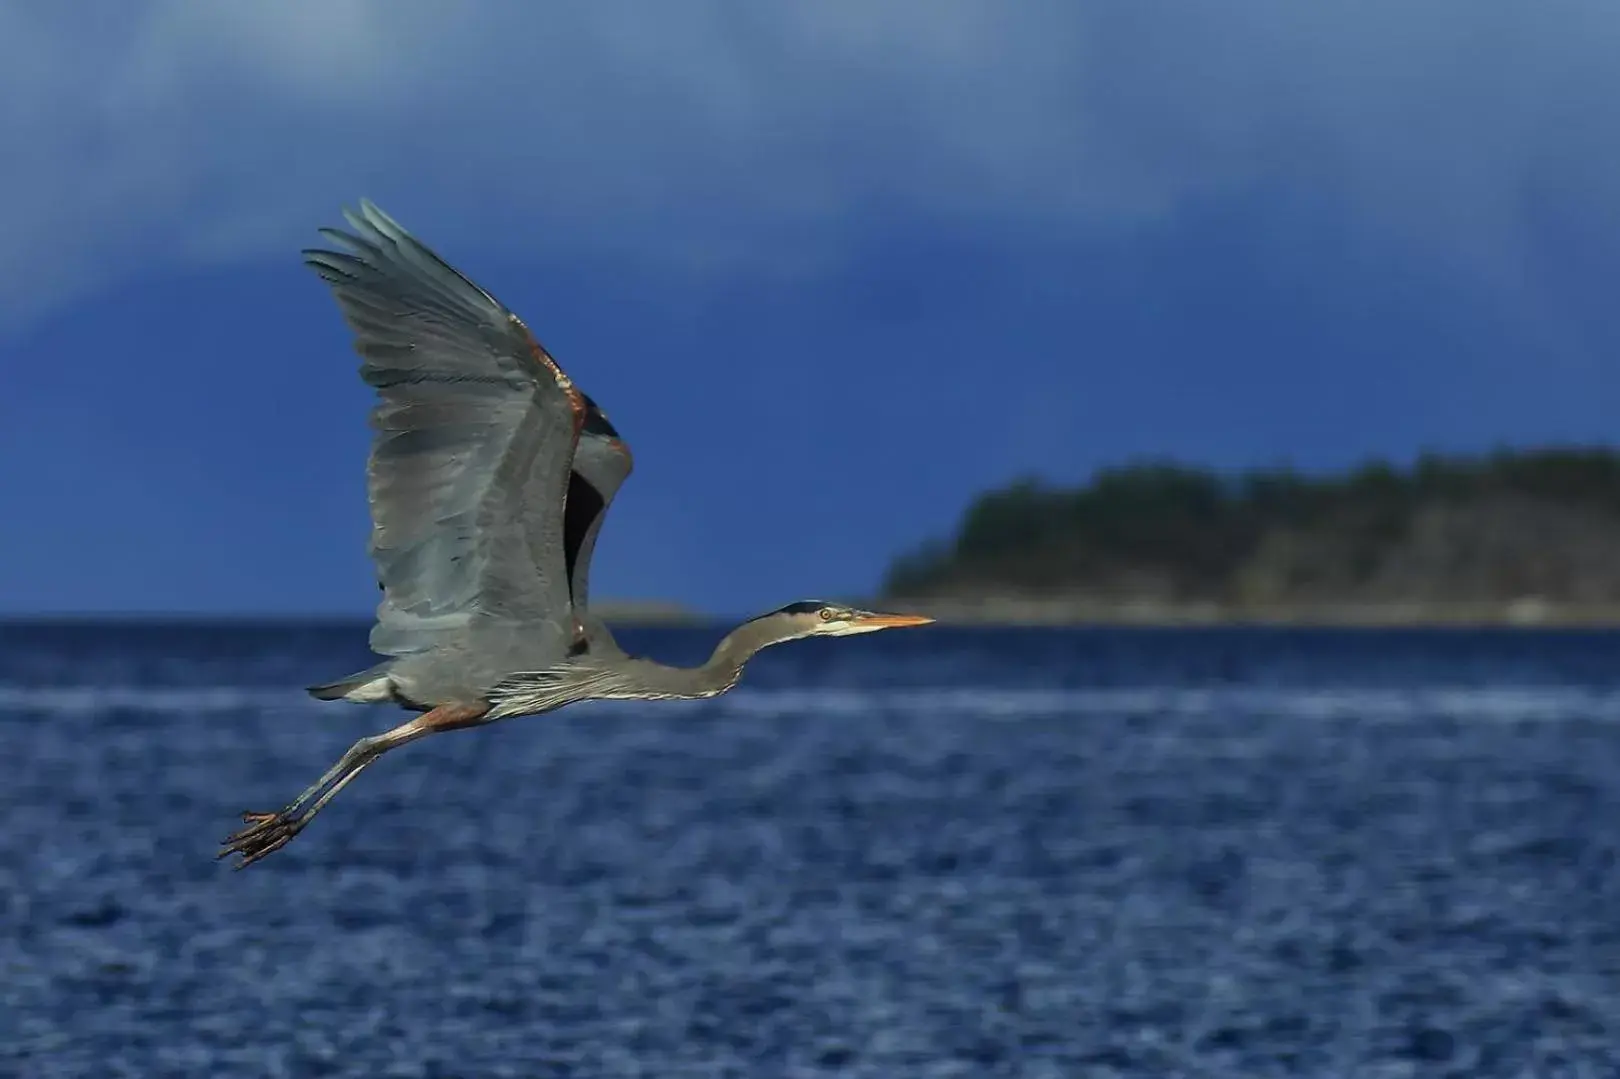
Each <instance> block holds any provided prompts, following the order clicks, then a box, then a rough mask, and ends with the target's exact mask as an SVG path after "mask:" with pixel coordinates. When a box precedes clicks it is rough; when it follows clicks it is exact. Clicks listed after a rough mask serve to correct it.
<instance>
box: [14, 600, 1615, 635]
mask: <svg viewBox="0 0 1620 1079" xmlns="http://www.w3.org/2000/svg"><path fill="white" fill-rule="evenodd" d="M845 602H849V603H851V604H853V605H855V606H860V607H867V608H870V609H873V610H882V611H903V612H908V613H916V614H926V615H928V616H930V617H932V618H935V619H937V620H938V622H939V623H940V624H941V625H945V626H991V627H993V626H1008V627H1015V626H1019V627H1043V626H1044V627H1051V628H1062V627H1068V628H1080V627H1087V626H1095V627H1117V628H1141V629H1154V628H1166V629H1169V628H1196V627H1210V628H1216V627H1242V626H1254V627H1291V628H1297V629H1334V628H1364V629H1401V628H1435V629H1446V628H1451V629H1467V628H1471V627H1477V628H1489V627H1499V628H1510V629H1548V630H1556V629H1620V604H1612V603H1611V604H1570V603H1554V602H1548V601H1543V600H1539V599H1534V598H1524V599H1518V600H1513V601H1507V602H1504V601H1478V602H1471V603H1450V604H1444V603H1422V602H1382V603H1312V604H1305V603H1300V604H1266V605H1261V604H1248V605H1243V604H1223V603H1166V602H1157V601H1151V600H1108V601H1105V600H1088V599H1077V598H1072V597H1071V598H1064V599H1039V598H1030V597H1022V598H1020V597H1008V596H1002V597H972V598H969V597H940V596H935V597H918V598H906V597H884V598H879V599H849V600H846V601H845ZM591 609H592V610H593V611H594V612H595V613H596V614H597V615H598V616H599V617H601V618H602V620H603V621H605V622H607V623H608V624H609V625H610V626H612V627H613V628H615V629H659V628H678V627H685V628H713V629H716V630H720V631H724V630H727V629H730V628H731V627H732V626H734V625H735V624H736V623H737V622H739V621H741V620H742V619H743V618H745V617H747V616H746V615H735V614H714V613H708V612H702V611H694V610H692V609H690V608H687V607H683V606H681V605H679V604H676V603H665V602H657V601H647V602H636V601H621V602H615V601H606V600H604V601H603V602H601V603H599V604H593V605H592V608H591ZM371 621H372V616H371V614H370V613H369V612H361V613H356V614H353V615H345V614H337V613H333V612H311V613H309V614H303V615H300V614H292V613H287V612H274V613H271V612H264V613H256V612H251V611H246V612H236V613H224V612H218V613H215V612H206V613H205V612H200V611H108V612H95V611H83V612H79V611H63V612H43V611H42V612H11V613H4V614H0V627H9V628H13V629H18V628H29V627H47V626H74V625H79V626H97V625H100V626H117V625H129V626H178V627H184V626H222V627H223V626H259V627H265V626H277V625H286V626H289V627H308V626H312V625H333V626H355V627H369V626H370V625H371Z"/></svg>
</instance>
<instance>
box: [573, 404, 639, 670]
mask: <svg viewBox="0 0 1620 1079" xmlns="http://www.w3.org/2000/svg"><path fill="white" fill-rule="evenodd" d="M634 467H635V462H634V459H633V458H632V457H631V454H630V447H629V446H628V445H626V444H625V441H624V439H623V438H621V437H620V436H619V432H618V431H617V430H615V429H614V427H613V424H612V422H610V421H609V420H608V418H607V414H606V413H605V412H603V411H602V409H601V407H600V406H598V405H597V403H596V402H595V401H593V400H591V398H590V395H589V394H586V395H585V425H584V429H583V431H582V432H581V434H580V436H579V447H578V448H577V449H576V450H575V453H574V473H573V475H572V476H571V477H570V478H569V481H568V506H567V510H566V512H565V514H564V518H563V549H564V553H565V560H566V562H567V566H568V580H569V584H570V586H571V588H570V594H571V595H572V597H573V601H574V615H575V617H576V618H578V619H579V620H580V623H581V626H582V628H583V629H584V630H585V631H586V635H587V637H595V636H601V637H603V638H604V639H605V641H606V642H608V643H611V642H612V636H611V635H610V634H608V632H607V628H606V627H605V626H602V625H601V624H600V622H599V621H598V620H596V619H594V618H591V617H590V616H589V614H588V612H587V610H586V605H587V603H588V602H589V597H590V576H591V556H592V555H593V554H594V553H595V551H596V538H597V536H598V534H600V532H601V530H602V522H603V520H604V519H605V518H606V517H607V511H608V507H609V506H611V505H612V504H613V497H614V496H615V495H616V494H618V493H619V487H620V486H621V485H622V484H623V483H624V481H625V479H626V478H628V477H629V475H630V471H631V469H632V468H634Z"/></svg>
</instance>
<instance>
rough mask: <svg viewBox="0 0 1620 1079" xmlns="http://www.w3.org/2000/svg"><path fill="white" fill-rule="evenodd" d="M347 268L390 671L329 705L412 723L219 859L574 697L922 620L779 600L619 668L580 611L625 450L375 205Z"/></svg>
mask: <svg viewBox="0 0 1620 1079" xmlns="http://www.w3.org/2000/svg"><path fill="white" fill-rule="evenodd" d="M344 217H345V219H346V220H347V221H348V223H349V225H350V227H351V228H352V229H353V230H354V231H353V233H346V232H341V231H338V230H335V229H323V230H321V234H322V235H323V236H324V237H326V238H327V239H328V240H330V241H332V242H333V243H334V244H336V245H337V246H339V247H341V248H343V249H344V250H342V251H326V250H309V251H305V252H304V261H305V262H306V263H307V264H308V265H309V266H310V267H312V268H313V269H314V270H315V272H316V273H318V274H320V276H321V277H322V278H323V279H324V280H325V281H326V282H327V284H329V285H330V286H331V288H332V292H333V294H334V295H335V296H336V298H337V302H338V306H339V307H340V308H341V310H342V313H343V316H344V319H345V320H346V321H347V323H348V325H349V327H350V329H351V330H352V331H353V332H354V336H355V347H356V349H357V351H358V352H359V353H360V355H361V357H362V362H361V365H360V374H361V376H362V377H363V378H364V379H365V380H366V381H367V382H368V383H370V384H371V385H372V386H373V387H375V388H376V390H377V394H378V397H379V400H378V402H377V404H376V406H375V407H374V409H373V410H372V413H371V423H372V426H373V428H374V429H375V432H376V433H375V437H374V439H373V442H372V447H371V460H370V467H369V470H368V493H369V497H370V502H371V516H372V532H371V544H370V551H371V557H372V559H373V560H374V562H375V563H376V568H377V578H378V583H379V585H380V586H381V588H382V592H383V598H382V602H381V603H380V604H379V606H378V608H377V621H376V624H375V625H374V626H373V627H372V630H371V648H372V651H373V652H376V653H377V654H379V655H382V656H387V657H389V658H388V659H385V660H384V661H383V662H381V663H379V664H378V665H376V666H374V667H371V668H369V669H367V670H364V671H361V672H359V673H357V674H352V675H350V676H349V677H347V678H341V679H339V680H337V681H335V682H329V683H327V684H325V685H320V686H314V687H311V689H310V691H309V692H310V693H311V694H312V695H314V696H315V697H317V698H319V699H321V700H345V701H358V702H366V703H394V704H398V705H401V706H403V707H405V708H408V709H411V710H413V711H416V712H418V713H420V714H419V715H417V716H416V718H414V719H412V720H410V721H409V722H406V723H402V724H400V725H399V726H397V727H395V728H393V729H392V730H389V731H386V732H384V733H382V734H379V735H375V736H373V737H368V738H362V739H360V740H359V741H357V742H356V743H355V744H354V745H353V746H351V747H350V748H349V750H348V752H346V753H344V754H343V757H342V758H341V759H340V760H339V761H338V762H337V763H336V764H335V765H333V766H332V767H331V768H330V769H329V770H328V771H327V772H326V774H325V775H323V776H321V778H320V779H318V780H316V781H315V783H314V784H313V785H311V786H310V787H309V788H308V789H307V790H305V791H304V792H303V793H302V794H300V795H299V796H298V797H297V798H296V799H294V800H293V801H292V802H291V803H290V804H289V805H287V806H286V807H285V808H283V809H282V810H280V811H279V812H276V813H244V814H243V818H242V819H243V820H244V821H245V822H247V827H246V828H244V829H242V830H241V831H239V832H237V833H235V834H234V835H232V836H230V837H229V838H227V839H226V841H225V849H224V850H222V851H221V852H220V856H221V857H224V856H226V855H228V854H230V853H232V852H235V853H238V854H240V855H241V856H242V858H241V860H240V861H239V862H238V863H237V868H242V867H243V866H247V865H251V864H252V863H253V862H256V861H258V860H259V859H260V858H263V857H264V856H265V855H267V854H269V853H271V852H272V851H275V850H278V849H280V848H281V847H283V846H285V845H286V844H287V843H288V842H289V841H290V840H291V839H292V838H293V837H294V836H296V835H297V834H298V833H299V832H300V831H302V830H303V829H304V827H305V826H306V825H308V824H309V822H310V820H311V819H312V818H313V817H314V816H315V814H317V813H319V812H320V811H321V809H322V808H323V807H324V806H325V805H326V804H327V803H328V802H329V801H331V799H332V798H333V797H334V796H335V795H336V794H337V793H338V791H340V790H342V789H343V788H344V787H345V786H346V785H347V784H348V783H349V782H350V781H351V780H353V779H354V777H355V776H357V775H359V774H360V772H361V771H363V770H364V769H365V768H367V767H368V766H369V765H371V764H372V763H373V762H375V761H376V760H377V759H378V758H379V757H381V756H382V755H383V754H384V753H386V752H388V751H389V750H391V749H394V748H396V747H398V746H402V745H405V744H406V743H407V742H413V741H415V740H417V739H418V738H422V737H425V736H427V735H429V734H435V733H438V732H440V731H449V730H457V729H462V728H467V727H474V726H479V725H482V724H486V723H492V722H494V721H496V720H499V719H506V718H508V717H511V716H520V715H530V714H535V713H539V712H549V711H551V710H552V709H555V708H561V707H562V706H563V705H566V704H571V703H573V702H575V701H583V700H593V699H594V700H670V699H680V698H699V697H713V696H715V695H717V694H720V693H724V692H725V691H726V690H728V689H730V688H731V687H732V686H734V685H736V684H737V679H738V678H739V677H741V675H742V669H743V664H745V663H746V662H747V661H748V660H749V659H750V658H751V657H752V656H753V655H754V654H755V653H757V652H758V651H759V650H760V649H762V648H766V647H768V646H770V645H773V644H780V643H782V642H783V641H791V640H795V639H797V638H800V637H813V636H833V637H836V636H844V635H847V634H853V633H868V632H871V631H873V630H880V629H889V628H891V627H896V626H917V625H922V624H924V623H927V622H929V621H931V619H928V618H924V617H921V616H919V615H910V614H878V613H875V612H872V611H864V610H859V609H857V608H853V607H849V606H844V605H841V604H837V603H821V602H799V603H790V604H788V605H787V606H785V607H781V608H778V609H777V610H775V611H771V612H770V613H768V614H764V615H761V616H759V617H758V618H754V619H751V620H749V621H747V622H744V623H743V624H742V625H740V626H738V627H737V628H736V629H734V630H732V631H731V632H730V633H729V634H727V635H726V636H725V637H724V638H723V639H722V640H721V641H720V643H719V644H718V645H716V646H715V649H714V653H713V654H712V655H711V656H710V657H709V659H708V661H707V662H706V663H704V664H703V665H702V666H699V667H690V668H686V667H669V666H665V665H664V664H661V663H655V662H653V661H651V660H648V659H642V658H638V657H633V656H629V655H626V654H625V652H624V651H623V649H621V648H620V647H619V645H618V643H617V642H616V641H614V639H613V635H612V634H611V633H610V632H609V631H608V628H607V626H606V625H604V624H603V623H602V621H601V620H600V619H598V618H596V617H595V616H594V615H592V614H591V612H590V610H589V608H588V606H587V585H588V581H589V576H590V564H591V553H592V551H593V549H594V548H595V545H596V537H597V534H598V532H599V531H600V529H601V527H602V520H603V518H604V517H605V516H606V514H607V510H608V506H609V504H610V503H611V502H612V501H613V497H614V495H615V494H616V493H617V492H618V489H619V486H620V484H622V483H623V482H624V480H625V478H626V477H628V476H629V474H630V469H631V467H632V461H631V456H630V449H629V447H628V446H627V445H626V444H625V442H624V440H623V439H622V438H620V437H619V434H618V432H617V431H615V430H614V428H613V425H612V424H611V423H610V422H609V421H608V418H607V415H606V413H604V412H603V411H602V410H601V409H600V408H599V407H597V405H596V403H595V402H594V401H592V400H591V399H590V398H589V397H587V396H586V395H585V394H584V393H583V392H581V391H580V390H579V389H578V388H577V387H576V386H575V385H574V383H573V381H572V380H571V379H570V378H569V377H568V376H567V375H566V374H564V373H563V370H562V368H561V367H559V366H558V365H557V361H556V360H555V359H553V358H552V356H551V354H550V353H549V352H547V351H546V349H545V348H544V347H543V346H542V345H541V344H540V342H539V341H537V340H536V339H535V337H534V335H533V334H532V333H530V332H529V329H528V327H527V326H525V325H524V323H523V321H522V320H521V319H519V318H518V317H517V315H515V314H513V313H512V312H511V311H509V310H507V308H506V307H504V306H503V305H502V304H501V303H500V302H499V301H497V300H496V299H495V298H494V297H493V296H491V295H490V294H489V293H487V292H485V291H484V290H483V289H481V288H479V287H478V286H477V285H476V284H474V283H473V282H472V281H470V280H469V279H467V278H466V277H464V276H462V275H461V274H460V273H459V272H457V271H456V270H455V269H454V268H452V267H451V266H450V265H449V264H448V263H446V262H445V261H443V260H442V259H440V258H439V257H438V256H437V255H435V254H434V253H433V252H432V251H430V250H429V249H428V248H427V247H426V246H425V245H423V244H422V243H421V242H419V241H418V240H416V239H415V238H414V237H412V236H411V235H410V234H409V233H408V232H406V231H405V229H404V228H402V227H401V226H400V225H399V224H398V223H397V222H395V221H394V220H393V219H392V218H390V217H389V216H388V215H387V214H385V213H383V212H382V211H381V210H379V209H378V208H377V207H376V206H374V205H372V204H371V203H370V202H366V201H362V202H361V206H360V210H359V212H358V213H354V212H350V211H345V212H344Z"/></svg>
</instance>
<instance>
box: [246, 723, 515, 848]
mask: <svg viewBox="0 0 1620 1079" xmlns="http://www.w3.org/2000/svg"><path fill="white" fill-rule="evenodd" d="M487 711H489V706H488V705H485V704H477V705H457V704H448V705H440V706H439V707H437V708H435V709H433V710H432V711H429V712H424V713H423V714H422V715H419V716H417V717H416V718H414V719H411V720H409V721H408V722H405V723H401V724H400V725H399V726H397V727H395V728H393V729H392V730H389V731H384V732H383V733H382V734H377V735H371V736H369V737H366V738H361V739H360V740H359V741H357V742H355V743H354V745H352V746H350V747H349V749H348V751H347V752H345V753H344V754H343V756H342V757H341V758H339V760H338V762H337V763H336V764H334V765H333V766H332V767H331V768H328V769H327V770H326V772H325V774H323V775H322V776H321V778H319V779H317V780H316V781H315V782H314V783H313V784H311V785H310V786H309V787H307V788H305V790H304V791H303V793H301V794H299V796H298V797H297V798H295V799H293V800H292V801H291V802H290V803H288V804H287V806H285V807H284V808H283V809H281V810H280V811H279V812H276V813H254V812H247V813H244V814H242V819H243V820H244V821H246V822H247V825H248V826H247V827H246V828H244V829H242V830H241V831H239V832H236V833H234V834H232V835H230V836H228V837H227V838H226V840H225V846H224V849H223V850H221V851H220V852H219V855H218V857H221V858H223V857H225V856H226V855H228V854H231V853H233V852H234V853H238V854H241V855H242V860H241V861H240V862H238V863H237V864H236V868H237V869H242V868H244V867H246V866H249V865H252V864H253V863H254V862H256V861H258V860H259V859H260V858H263V857H264V856H266V855H267V854H271V853H273V852H274V851H278V850H280V849H281V848H282V847H284V846H286V845H287V844H288V843H290V842H292V839H293V837H294V836H296V835H297V834H298V833H299V832H301V831H303V830H304V828H305V827H307V826H308V824H309V822H310V821H311V820H312V819H314V817H315V814H317V813H319V812H320V811H321V810H322V809H323V808H325V806H326V803H327V802H330V801H331V800H332V799H333V798H334V797H336V795H337V793H338V791H340V790H342V789H343V788H344V787H346V786H348V785H349V783H350V782H351V781H353V779H354V777H355V776H357V775H359V774H360V773H361V772H363V771H364V770H365V769H366V768H368V767H369V766H371V765H372V764H373V763H375V762H376V760H377V759H378V758H379V757H381V756H382V755H383V754H384V753H387V752H388V751H389V750H390V749H397V748H398V747H400V746H402V745H405V744H406V743H408V742H414V741H416V740H417V739H418V738H425V737H427V736H428V735H430V734H438V733H439V732H441V731H451V730H459V729H461V728H463V727H473V726H477V725H478V722H479V720H480V718H481V717H482V716H483V715H484V713H485V712H487Z"/></svg>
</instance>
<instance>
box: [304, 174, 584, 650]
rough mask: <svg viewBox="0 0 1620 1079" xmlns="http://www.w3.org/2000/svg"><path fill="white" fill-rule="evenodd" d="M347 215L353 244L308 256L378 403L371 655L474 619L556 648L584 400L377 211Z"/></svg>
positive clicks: (443, 641)
mask: <svg viewBox="0 0 1620 1079" xmlns="http://www.w3.org/2000/svg"><path fill="white" fill-rule="evenodd" d="M344 217H345V218H346V219H347V221H348V223H349V225H350V227H351V228H352V229H353V230H354V231H353V233H346V232H341V231H338V230H331V229H327V230H322V235H323V236H325V237H326V238H327V239H329V240H331V241H333V242H334V243H335V244H336V245H337V246H339V247H342V248H346V249H347V250H346V251H322V250H311V251H306V252H305V253H304V257H305V261H306V262H308V264H309V265H310V266H311V267H312V268H313V269H314V270H315V271H316V273H318V274H320V276H321V277H322V278H323V279H324V280H325V281H326V282H327V283H328V284H329V285H330V286H331V288H332V292H333V294H334V296H335V297H336V299H337V302H338V306H339V307H340V308H341V310H342V312H343V316H344V319H345V320H346V321H347V322H348V324H349V327H350V329H351V330H352V331H353V333H354V336H355V348H356V350H357V351H358V352H359V353H360V355H361V357H362V362H361V365H360V374H361V377H363V378H364V379H365V380H366V382H368V383H369V384H371V385H372V386H373V387H375V389H376V390H377V395H378V401H377V404H376V406H375V407H374V408H373V409H372V412H371V425H372V428H373V430H374V436H373V440H372V447H371V458H370V463H369V467H368V469H367V485H368V492H369V495H370V501H371V516H372V531H371V542H370V551H371V557H372V559H373V561H374V562H375V563H376V567H377V576H378V580H379V583H380V584H381V585H382V589H383V600H382V602H381V604H379V606H378V608H377V624H376V625H375V627H373V629H372V632H371V647H372V649H373V650H374V651H376V652H378V653H380V654H382V655H393V656H401V655H408V654H414V653H418V652H425V651H430V650H433V649H435V648H439V647H442V646H445V645H447V644H450V643H454V642H459V641H460V640H462V639H464V638H465V636H466V635H467V633H468V628H469V626H470V625H471V624H472V623H473V622H474V621H475V620H480V619H483V620H491V621H500V622H507V623H527V624H544V625H548V626H551V627H553V628H554V630H555V632H556V633H557V634H558V635H559V636H560V635H561V634H563V633H565V632H566V630H567V626H568V625H569V622H570V620H571V616H570V613H569V591H568V589H569V580H568V576H567V572H566V567H565V564H564V551H563V512H562V511H563V501H564V499H565V498H566V495H567V489H568V481H569V476H570V474H571V468H572V462H573V457H574V448H575V445H576V443H577V441H578V437H579V431H580V427H581V424H582V423H583V420H584V412H585V405H584V399H583V397H582V395H581V394H580V393H579V391H578V390H577V389H575V388H574V385H573V383H572V382H571V381H570V380H569V379H568V376H567V375H565V374H564V373H563V372H562V369H561V368H560V367H558V366H557V363H556V361H555V360H554V359H552V358H551V356H550V354H549V353H547V352H546V350H545V349H544V348H543V347H541V345H540V343H539V342H538V341H536V340H535V338H534V335H533V334H531V333H530V332H529V329H528V327H526V326H525V325H524V324H523V322H522V320H520V319H519V318H518V317H517V316H516V315H514V314H513V313H512V312H511V311H509V310H508V309H507V308H506V307H504V306H503V305H502V304H501V303H500V302H499V301H497V300H496V299H495V298H494V297H493V296H491V295H490V294H489V293H487V292H485V291H484V290H483V289H482V288H480V287H478V286H477V285H476V284H474V283H473V282H472V281H470V280H468V279H467V278H466V277H464V276H462V275H461V274H460V273H459V272H457V271H456V270H455V269H454V268H453V267H451V266H450V265H449V264H448V263H446V262H444V261H443V260H442V259H440V258H439V257H438V256H437V255H435V254H434V253H433V252H432V251H431V250H429V249H428V248H427V247H426V246H425V245H423V244H422V243H420V242H419V241H418V240H416V239H415V238H414V237H412V236H411V235H410V234H409V233H408V232H406V231H405V229H404V228H402V227H401V226H400V225H399V224H398V223H396V222H395V221H394V220H393V219H391V218H390V217H388V216H387V215H386V214H384V213H383V212H382V211H381V210H379V209H378V208H377V207H376V206H374V205H372V204H371V203H369V202H362V203H361V208H360V212H359V213H358V214H355V213H350V212H347V211H345V213H344ZM536 628H537V629H538V626H536ZM536 643H537V644H538V643H539V642H536Z"/></svg>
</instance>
